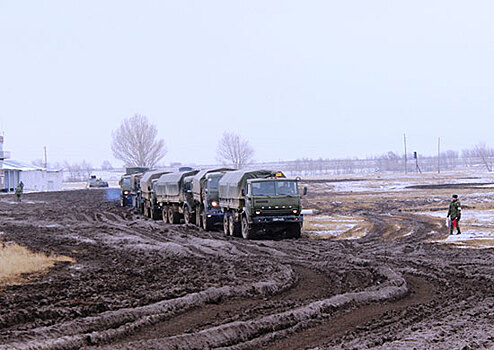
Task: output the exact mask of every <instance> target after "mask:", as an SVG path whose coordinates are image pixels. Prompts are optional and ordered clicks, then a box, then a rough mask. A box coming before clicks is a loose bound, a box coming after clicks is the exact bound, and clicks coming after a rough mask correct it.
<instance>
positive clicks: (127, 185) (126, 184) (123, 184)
mask: <svg viewBox="0 0 494 350" xmlns="http://www.w3.org/2000/svg"><path fill="white" fill-rule="evenodd" d="M118 184H119V185H120V205H121V206H122V207H130V206H131V205H132V195H131V194H130V191H131V189H132V186H131V185H132V179H131V178H130V175H123V176H122V177H121V178H120V181H119V182H118Z"/></svg>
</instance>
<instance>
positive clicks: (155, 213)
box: [151, 206, 162, 220]
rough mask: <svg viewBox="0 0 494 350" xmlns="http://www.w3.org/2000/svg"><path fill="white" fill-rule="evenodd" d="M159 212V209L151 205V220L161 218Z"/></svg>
mask: <svg viewBox="0 0 494 350" xmlns="http://www.w3.org/2000/svg"><path fill="white" fill-rule="evenodd" d="M161 214H162V213H161V210H159V209H156V208H154V206H153V208H152V209H151V217H152V218H153V220H159V219H161V218H160V216H161Z"/></svg>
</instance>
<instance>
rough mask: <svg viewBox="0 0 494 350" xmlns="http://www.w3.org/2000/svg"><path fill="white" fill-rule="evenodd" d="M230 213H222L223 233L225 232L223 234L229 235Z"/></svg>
mask: <svg viewBox="0 0 494 350" xmlns="http://www.w3.org/2000/svg"><path fill="white" fill-rule="evenodd" d="M229 217H230V215H228V213H225V215H223V233H224V234H225V236H229V235H230V219H229Z"/></svg>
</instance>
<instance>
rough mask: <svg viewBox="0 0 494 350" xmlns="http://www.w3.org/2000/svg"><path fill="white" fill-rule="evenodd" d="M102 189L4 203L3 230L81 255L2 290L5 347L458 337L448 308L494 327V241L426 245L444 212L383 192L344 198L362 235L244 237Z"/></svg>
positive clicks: (274, 344) (0, 328)
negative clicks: (129, 204)
mask: <svg viewBox="0 0 494 350" xmlns="http://www.w3.org/2000/svg"><path fill="white" fill-rule="evenodd" d="M101 194H103V192H101V191H87V192H86V191H75V192H71V193H63V197H60V195H61V194H51V193H50V194H47V196H46V197H44V196H43V195H38V194H36V195H29V196H31V197H32V198H33V201H36V199H41V198H43V201H45V202H47V203H48V204H47V205H46V206H43V208H41V207H40V206H35V205H31V206H29V205H27V204H23V205H22V208H23V210H24V211H25V213H24V214H23V215H20V214H18V213H17V212H16V211H15V210H12V208H11V207H10V206H11V204H9V205H7V204H5V203H0V211H1V212H4V213H6V214H5V216H4V217H1V218H0V225H1V226H0V230H5V231H6V232H7V234H6V236H7V237H8V238H10V239H12V240H15V241H18V242H20V243H22V244H24V245H27V246H29V247H30V248H32V249H33V250H39V249H41V250H44V251H47V252H50V251H55V252H58V253H63V254H69V255H70V253H71V252H73V257H74V258H76V260H78V262H77V265H78V266H77V269H75V268H72V267H71V266H67V265H60V266H57V267H56V268H55V269H53V270H52V271H51V272H50V273H49V274H48V275H47V276H39V277H37V278H36V279H34V280H33V281H32V282H31V283H28V284H26V285H22V286H18V287H16V288H12V289H10V288H9V289H7V290H6V291H5V293H4V294H3V295H0V343H1V344H2V345H1V346H2V347H0V349H4V348H5V349H7V348H11V347H12V346H13V345H14V344H15V346H17V347H18V348H20V349H25V348H29V346H31V347H37V348H46V349H57V348H78V347H93V346H95V347H107V348H116V347H121V348H135V347H145V348H160V349H161V348H169V347H172V348H173V347H178V348H184V347H192V348H193V347H204V346H206V347H212V346H213V345H214V346H218V347H225V348H232V349H251V348H259V347H262V348H265V347H269V346H271V348H273V349H277V348H279V349H281V348H290V344H292V345H293V347H292V348H297V347H298V346H295V345H300V346H317V347H318V348H339V347H345V346H346V344H352V346H353V347H355V346H357V347H358V344H365V345H366V346H369V347H380V346H386V345H389V346H391V347H392V346H393V345H396V344H399V346H400V347H403V346H404V345H403V344H407V343H406V341H408V338H406V336H405V334H410V333H411V334H417V337H416V339H417V340H416V341H417V343H416V344H419V346H418V347H419V348H420V344H424V343H420V342H421V340H420V339H422V338H421V337H423V338H424V339H427V337H429V335H427V334H425V332H427V331H428V330H429V329H431V328H434V325H435V324H438V325H440V326H438V327H436V328H438V329H440V330H438V332H437V334H434V337H438V338H439V339H441V337H442V336H441V332H443V333H445V334H446V336H444V337H443V338H445V339H447V341H450V344H454V343H453V342H452V339H456V338H454V337H455V335H454V333H453V332H454V330H450V329H449V328H448V326H447V325H445V324H444V321H442V320H443V319H447V318H448V317H449V318H451V317H453V318H454V317H457V318H458V319H461V318H462V317H465V318H470V319H471V320H475V322H476V324H478V325H479V327H480V328H481V329H484V330H485V329H489V324H488V323H487V318H486V317H485V316H482V315H489V311H488V310H489V307H491V309H490V310H492V309H493V307H494V306H490V305H491V304H489V303H490V301H489V300H490V299H489V298H488V297H487V296H489V295H492V289H489V285H491V286H492V280H493V273H494V267H493V266H494V258H493V256H492V253H487V254H485V252H484V255H476V254H475V252H473V251H471V250H461V251H457V250H455V249H452V248H451V247H444V246H441V245H439V244H430V243H427V242H428V240H429V239H430V238H431V237H434V236H435V235H440V234H441V233H440V227H441V224H442V223H441V222H440V220H439V221H438V220H435V219H428V218H422V217H420V216H418V215H415V214H409V213H405V212H400V211H399V210H397V203H386V199H385V198H383V199H382V201H381V202H377V203H376V204H373V207H374V209H375V210H371V209H369V208H370V207H369V206H368V203H366V204H365V205H364V206H362V207H359V205H358V203H357V202H356V203H354V204H351V205H346V204H341V205H339V206H338V207H337V211H338V212H340V213H344V214H346V215H352V213H355V214H357V213H358V215H359V216H364V217H366V219H367V220H368V221H369V222H370V223H372V230H371V232H370V233H369V234H368V235H367V236H366V237H365V238H363V239H360V240H353V241H315V240H309V239H305V238H302V239H299V240H264V239H263V240H255V241H244V240H242V239H238V238H225V237H223V235H222V234H221V233H218V232H208V233H206V232H204V231H202V230H198V229H197V228H195V227H191V226H187V225H165V224H163V223H162V222H160V221H152V220H148V219H144V218H143V217H142V216H139V215H135V214H133V213H132V212H131V211H129V210H127V209H123V208H118V207H117V206H116V203H113V202H108V201H106V200H105V199H104V198H103V196H102V195H101ZM98 196H99V197H98ZM66 203H70V206H67V205H66ZM78 215H79V216H78ZM51 225H58V226H57V227H48V226H51ZM433 231H436V232H438V233H434V234H432V232H433ZM409 232H412V234H410V235H407V233H409ZM79 265H80V268H79ZM383 271H385V272H383ZM115 276H117V278H115ZM402 276H403V277H402ZM93 279H94V281H93ZM108 281H109V282H108ZM390 281H391V282H390ZM392 281H395V282H392ZM396 281H402V282H396ZM266 283H267V284H266ZM272 283H274V285H276V286H277V287H273V284H272ZM400 283H401V284H400ZM252 286H255V287H252ZM270 286H271V287H270ZM407 288H408V291H407ZM39 290H42V291H41V292H40V291H39ZM390 291H391V292H390ZM388 292H389V293H388ZM201 293H202V294H201ZM81 306H82V308H83V309H82V310H84V312H81ZM16 307H17V308H18V309H15V308H16ZM86 308H87V309H86ZM38 310H39V312H38ZM491 312H492V311H491ZM26 316H29V317H26ZM9 320H10V321H9ZM480 328H479V329H480ZM456 336H457V335H456ZM284 337H286V340H283V339H284ZM448 337H449V338H448ZM465 338H468V335H465ZM480 338H481V337H479V339H480ZM431 341H432V340H431ZM484 341H487V343H485V344H488V340H485V339H484ZM390 344H391V345H390ZM414 344H415V343H414ZM427 344H429V343H427ZM469 344H470V343H469ZM493 344H494V343H493ZM429 345H430V344H429ZM405 347H406V345H405ZM450 347H451V346H450Z"/></svg>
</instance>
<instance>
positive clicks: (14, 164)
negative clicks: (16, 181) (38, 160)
mask: <svg viewBox="0 0 494 350" xmlns="http://www.w3.org/2000/svg"><path fill="white" fill-rule="evenodd" d="M0 169H6V170H19V171H43V170H45V171H49V172H53V171H55V172H56V171H60V170H59V169H45V168H42V167H39V166H36V165H33V164H29V163H26V162H22V161H20V160H13V159H4V160H2V161H0Z"/></svg>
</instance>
